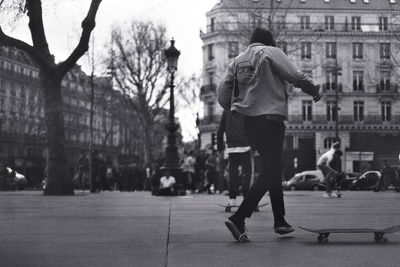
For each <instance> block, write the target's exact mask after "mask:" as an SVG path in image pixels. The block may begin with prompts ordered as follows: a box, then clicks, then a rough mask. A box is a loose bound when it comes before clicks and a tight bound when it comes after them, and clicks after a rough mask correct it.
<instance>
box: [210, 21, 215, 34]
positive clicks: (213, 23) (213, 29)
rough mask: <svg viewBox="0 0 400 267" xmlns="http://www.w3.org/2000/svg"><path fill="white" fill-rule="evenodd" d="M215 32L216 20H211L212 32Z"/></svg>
mask: <svg viewBox="0 0 400 267" xmlns="http://www.w3.org/2000/svg"><path fill="white" fill-rule="evenodd" d="M214 31H215V18H211V19H210V32H214Z"/></svg>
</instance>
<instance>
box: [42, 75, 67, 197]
mask: <svg viewBox="0 0 400 267" xmlns="http://www.w3.org/2000/svg"><path fill="white" fill-rule="evenodd" d="M54 76H55V75H52V73H51V72H47V73H43V71H42V72H41V74H40V83H41V87H42V90H43V96H44V118H45V124H46V130H47V133H46V145H47V153H48V154H47V163H46V164H47V175H48V176H47V180H48V182H47V186H46V189H45V191H44V194H45V195H74V188H73V184H72V175H71V174H70V172H69V164H68V161H67V157H66V149H65V131H64V117H63V106H64V105H63V102H62V94H61V78H55V77H54Z"/></svg>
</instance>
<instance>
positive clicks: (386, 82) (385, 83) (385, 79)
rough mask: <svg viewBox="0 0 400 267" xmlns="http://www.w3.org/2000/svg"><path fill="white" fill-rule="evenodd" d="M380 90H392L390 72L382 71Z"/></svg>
mask: <svg viewBox="0 0 400 267" xmlns="http://www.w3.org/2000/svg"><path fill="white" fill-rule="evenodd" d="M379 89H380V91H390V72H389V71H382V72H381V82H380V87H379Z"/></svg>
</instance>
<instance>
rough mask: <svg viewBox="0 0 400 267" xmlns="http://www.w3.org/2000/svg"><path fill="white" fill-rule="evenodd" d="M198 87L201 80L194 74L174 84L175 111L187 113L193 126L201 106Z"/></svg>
mask: <svg viewBox="0 0 400 267" xmlns="http://www.w3.org/2000/svg"><path fill="white" fill-rule="evenodd" d="M200 87H201V78H200V77H199V76H198V75H196V74H193V75H192V76H190V77H182V78H180V79H178V81H177V82H176V90H177V91H176V92H177V97H176V102H177V103H176V109H177V111H178V112H179V111H184V112H185V113H186V112H187V113H189V114H190V116H191V117H192V118H193V126H195V124H196V118H197V115H198V113H199V112H200V110H201V105H202V102H201V100H200ZM190 135H191V137H192V138H193V139H197V138H198V136H193V135H192V134H190Z"/></svg>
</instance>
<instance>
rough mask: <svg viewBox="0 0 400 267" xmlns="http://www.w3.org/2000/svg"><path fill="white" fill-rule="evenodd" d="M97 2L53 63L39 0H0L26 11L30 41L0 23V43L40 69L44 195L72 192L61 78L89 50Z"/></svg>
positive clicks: (23, 12)
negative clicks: (68, 46) (72, 41)
mask: <svg viewBox="0 0 400 267" xmlns="http://www.w3.org/2000/svg"><path fill="white" fill-rule="evenodd" d="M100 3H101V0H92V1H91V3H90V7H89V10H88V13H87V15H86V17H85V19H84V20H83V21H82V33H81V36H80V40H79V42H78V44H77V45H76V47H75V49H74V50H73V52H72V53H71V54H70V55H69V57H68V58H67V59H66V60H64V61H62V62H60V63H57V64H56V63H55V59H54V57H53V56H52V54H51V53H50V50H49V46H48V43H47V38H46V34H45V30H44V26H43V13H42V2H41V1H40V0H26V1H17V0H14V1H13V0H9V1H7V0H3V1H1V2H0V4H1V7H2V11H3V12H4V10H3V8H5V7H7V6H6V4H9V5H10V6H9V7H10V8H14V7H16V8H17V9H18V11H20V12H17V13H16V14H26V15H27V16H28V19H29V30H30V32H31V37H32V45H30V44H28V43H26V42H24V41H22V40H19V39H16V38H13V37H11V36H10V35H8V34H6V33H5V32H4V31H3V29H2V28H1V27H0V45H3V46H7V47H15V48H17V49H20V50H22V51H24V52H26V53H27V54H28V55H29V56H30V57H31V58H32V59H33V60H34V61H35V63H36V64H37V65H38V67H39V69H40V73H39V79H40V84H41V87H42V88H43V97H44V118H45V125H46V130H47V136H46V145H47V172H48V185H47V187H46V189H45V191H44V194H45V195H73V194H74V191H73V185H72V177H70V176H69V175H68V171H67V170H68V167H67V166H68V163H67V156H66V149H65V128H64V120H63V105H62V93H61V81H62V79H63V77H64V75H65V74H66V73H67V72H68V71H69V70H71V69H72V68H73V66H74V65H75V64H76V62H77V61H78V60H79V58H81V56H82V55H83V54H85V52H86V51H87V50H88V46H89V39H90V34H91V32H92V31H93V29H94V27H95V18H96V14H97V11H98V8H99V5H100ZM13 5H14V6H13ZM5 11H7V10H5Z"/></svg>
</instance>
